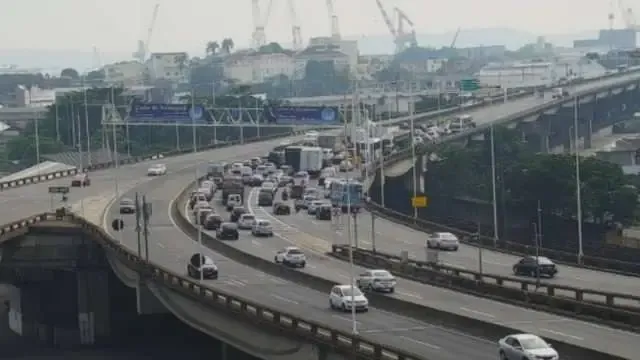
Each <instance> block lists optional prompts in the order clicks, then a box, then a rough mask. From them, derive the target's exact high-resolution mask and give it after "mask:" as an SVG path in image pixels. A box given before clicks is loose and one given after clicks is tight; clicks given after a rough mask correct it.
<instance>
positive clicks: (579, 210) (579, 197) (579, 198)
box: [573, 96, 584, 264]
mask: <svg viewBox="0 0 640 360" xmlns="http://www.w3.org/2000/svg"><path fill="white" fill-rule="evenodd" d="M573 128H574V132H575V140H574V142H573V143H574V144H575V151H576V202H577V204H576V207H577V212H576V217H577V221H578V264H582V258H583V257H584V252H583V249H582V189H581V187H582V184H581V180H580V152H579V151H578V140H579V139H580V138H579V136H580V133H579V131H578V97H577V96H575V97H574V105H573Z"/></svg>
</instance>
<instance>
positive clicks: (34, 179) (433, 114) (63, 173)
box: [0, 72, 628, 191]
mask: <svg viewBox="0 0 640 360" xmlns="http://www.w3.org/2000/svg"><path fill="white" fill-rule="evenodd" d="M627 74H628V72H627V73H624V75H627ZM615 76H620V74H612V75H607V76H603V77H599V78H597V79H585V80H584V81H582V82H574V83H572V84H581V83H588V82H597V81H601V80H603V79H607V78H611V77H615ZM533 92H534V90H525V91H521V92H518V93H516V94H513V95H511V96H510V97H509V99H518V98H522V97H526V96H530V95H532V94H533ZM500 98H502V95H495V96H491V97H490V99H491V100H490V101H485V100H484V99H482V100H480V101H479V102H478V103H476V104H474V105H470V106H465V107H464V108H463V109H461V108H460V107H452V108H448V109H443V110H440V111H430V112H427V113H422V114H416V117H417V118H416V120H417V121H425V120H428V119H433V118H437V117H440V116H446V115H451V114H455V113H457V112H460V111H468V110H474V109H478V108H481V107H485V106H491V105H495V103H494V101H495V100H497V99H500ZM405 118H408V117H406V116H404V117H399V118H398V119H390V120H386V121H382V122H381V124H382V125H393V124H395V123H398V122H401V121H404V120H403V119H405ZM275 136H276V137H277V136H281V135H280V134H277V135H275ZM262 138H263V139H266V138H268V137H262ZM237 143H238V141H236V142H233V143H231V144H230V143H225V144H221V145H210V146H205V147H202V148H200V150H199V151H209V150H213V149H217V148H220V147H224V146H230V145H237ZM190 152H191V150H190V149H184V150H174V151H168V152H164V153H157V154H152V155H147V156H134V157H131V158H126V159H122V160H120V165H129V164H136V163H140V162H145V161H150V160H156V159H162V158H164V157H172V156H179V155H184V154H187V153H190ZM114 164H115V163H114V162H113V161H111V162H106V163H99V164H93V165H91V166H87V167H85V168H83V169H82V170H81V169H78V168H76V169H70V170H60V171H54V172H51V173H47V174H39V175H33V176H27V177H24V178H21V179H15V180H10V181H4V182H0V191H3V190H6V189H12V188H16V187H21V186H27V185H31V184H37V183H41V182H45V181H50V180H54V179H59V178H63V177H68V176H74V175H76V174H78V173H82V172H91V171H97V170H104V169H108V168H111V167H114Z"/></svg>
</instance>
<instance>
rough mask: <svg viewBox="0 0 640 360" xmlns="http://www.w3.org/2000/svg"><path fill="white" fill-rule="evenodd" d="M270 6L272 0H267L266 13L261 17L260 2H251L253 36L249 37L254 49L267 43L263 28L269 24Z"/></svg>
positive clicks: (257, 0) (258, 0) (256, 0)
mask: <svg viewBox="0 0 640 360" xmlns="http://www.w3.org/2000/svg"><path fill="white" fill-rule="evenodd" d="M272 5H273V0H269V3H268V5H267V11H266V12H265V14H264V16H263V14H262V13H261V11H260V0H251V13H252V16H253V34H252V35H251V40H252V42H253V46H254V47H255V48H256V49H257V48H260V47H261V46H263V45H265V44H266V43H267V35H266V33H265V28H266V26H267V23H268V22H269V15H270V14H271V7H272Z"/></svg>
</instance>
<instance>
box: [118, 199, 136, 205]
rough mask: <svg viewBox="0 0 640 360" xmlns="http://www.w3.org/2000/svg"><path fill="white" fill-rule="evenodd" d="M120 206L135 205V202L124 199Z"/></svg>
mask: <svg viewBox="0 0 640 360" xmlns="http://www.w3.org/2000/svg"><path fill="white" fill-rule="evenodd" d="M120 205H133V200H131V199H122V200H120Z"/></svg>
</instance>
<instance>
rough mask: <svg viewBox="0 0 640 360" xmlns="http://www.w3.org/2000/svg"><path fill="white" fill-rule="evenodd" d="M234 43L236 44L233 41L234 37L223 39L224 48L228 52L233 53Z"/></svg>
mask: <svg viewBox="0 0 640 360" xmlns="http://www.w3.org/2000/svg"><path fill="white" fill-rule="evenodd" d="M234 45H235V44H234V43H233V39H231V38H225V39H224V40H222V50H224V52H225V53H227V54H229V53H231V50H232V49H233V47H234Z"/></svg>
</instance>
